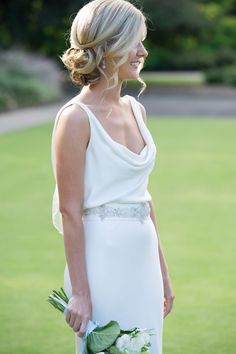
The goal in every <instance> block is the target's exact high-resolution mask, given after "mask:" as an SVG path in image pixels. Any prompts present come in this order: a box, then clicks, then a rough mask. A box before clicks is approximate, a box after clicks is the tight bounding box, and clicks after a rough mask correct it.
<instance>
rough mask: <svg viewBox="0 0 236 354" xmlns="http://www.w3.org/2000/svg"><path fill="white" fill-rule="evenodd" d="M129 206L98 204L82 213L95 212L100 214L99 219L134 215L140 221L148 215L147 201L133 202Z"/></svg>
mask: <svg viewBox="0 0 236 354" xmlns="http://www.w3.org/2000/svg"><path fill="white" fill-rule="evenodd" d="M135 204H136V205H135V206H134V205H129V206H126V205H125V206H122V207H119V206H118V207H117V206H112V205H108V204H103V205H99V206H97V207H94V208H87V209H84V215H88V214H95V215H98V216H100V218H101V220H103V219H104V218H106V217H113V216H115V217H116V216H117V217H134V218H135V217H136V218H138V219H139V221H140V222H141V223H143V222H144V220H145V219H146V218H147V217H148V216H149V214H150V206H149V203H148V202H141V203H135Z"/></svg>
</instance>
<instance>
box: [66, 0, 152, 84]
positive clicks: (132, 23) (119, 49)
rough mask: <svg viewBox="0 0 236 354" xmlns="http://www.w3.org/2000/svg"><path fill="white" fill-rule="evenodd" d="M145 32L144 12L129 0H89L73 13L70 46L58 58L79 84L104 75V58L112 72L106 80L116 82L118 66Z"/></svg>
mask: <svg viewBox="0 0 236 354" xmlns="http://www.w3.org/2000/svg"><path fill="white" fill-rule="evenodd" d="M146 33H147V29H146V18H145V16H144V15H143V13H142V12H141V11H140V10H139V9H137V8H136V7H135V6H134V5H132V4H131V3H130V2H129V1H125V0H93V1H91V2H89V3H88V4H86V5H85V6H83V7H82V8H81V9H80V10H79V12H78V13H77V15H76V16H75V18H74V20H73V22H72V26H71V30H70V48H69V49H67V50H66V51H65V52H64V53H63V55H62V56H61V57H60V58H61V60H62V62H63V63H64V65H65V66H66V68H67V69H68V70H69V71H70V77H71V80H72V82H73V83H74V84H75V85H79V86H86V85H89V84H93V83H95V82H97V81H98V80H99V79H100V77H101V75H104V76H105V77H106V75H105V73H104V71H103V62H104V59H105V61H106V62H107V61H109V63H110V64H111V65H112V67H113V68H114V72H115V74H114V75H113V76H112V77H111V78H109V80H108V81H109V83H110V81H113V84H114V86H116V85H117V83H118V75H117V70H118V68H119V67H120V66H121V65H122V64H123V63H125V62H126V61H127V59H128V54H129V52H130V51H131V50H132V49H133V47H134V46H135V45H136V44H137V42H139V41H140V40H142V39H144V38H145V37H146ZM114 59H116V60H114ZM106 78H107V77H106ZM107 79H108V78H107ZM140 81H141V82H142V83H143V81H142V80H141V79H140Z"/></svg>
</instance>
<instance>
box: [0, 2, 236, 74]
mask: <svg viewBox="0 0 236 354" xmlns="http://www.w3.org/2000/svg"><path fill="white" fill-rule="evenodd" d="M131 1H134V2H135V3H136V4H137V5H138V7H140V6H141V7H142V8H143V10H144V12H145V13H146V15H147V17H148V19H149V20H148V38H147V40H146V42H145V44H146V46H147V49H148V50H149V53H150V55H149V56H148V60H147V66H146V67H147V68H148V69H201V68H206V67H211V66H213V65H215V64H216V63H221V64H220V65H223V64H224V63H227V64H232V63H233V62H234V61H235V56H236V54H235V51H236V43H235V36H236V0H174V1H173V0H131ZM87 2H88V1H86V0H61V1H60V2H58V1H55V0H48V1H46V0H31V1H30V0H18V1H13V0H8V1H3V0H2V1H1V7H0V31H1V38H0V47H1V48H2V49H4V48H11V47H12V46H14V47H17V46H19V47H21V48H22V47H23V48H25V49H27V50H29V51H36V52H39V53H42V54H46V55H49V56H52V57H54V58H57V60H58V62H60V59H59V55H61V54H62V52H63V50H65V49H66V48H67V47H68V44H69V43H68V39H69V30H70V26H71V22H72V20H73V18H74V16H75V15H76V13H77V11H78V10H79V9H80V8H81V7H82V6H83V5H84V4H85V3H87Z"/></svg>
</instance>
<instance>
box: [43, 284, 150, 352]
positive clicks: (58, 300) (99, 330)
mask: <svg viewBox="0 0 236 354" xmlns="http://www.w3.org/2000/svg"><path fill="white" fill-rule="evenodd" d="M48 301H49V303H50V304H51V305H53V306H54V307H55V308H56V309H57V310H59V311H61V312H62V313H64V315H66V311H67V307H68V302H69V299H68V297H67V295H66V293H65V291H64V289H63V288H61V289H60V291H56V290H53V293H52V294H51V295H49V297H48ZM151 331H152V329H149V330H147V329H146V328H138V327H135V328H132V329H130V330H122V329H121V328H120V326H119V323H118V322H117V321H110V322H108V323H107V324H106V325H105V326H100V325H99V322H97V321H89V322H88V324H87V328H86V332H85V333H84V335H83V337H82V341H83V344H82V352H81V354H149V347H150V346H151V344H150V335H155V334H154V333H151Z"/></svg>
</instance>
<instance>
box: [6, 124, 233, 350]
mask: <svg viewBox="0 0 236 354" xmlns="http://www.w3.org/2000/svg"><path fill="white" fill-rule="evenodd" d="M148 125H149V128H150V130H151V132H152V134H153V138H154V140H155V143H156V145H157V161H156V165H155V169H154V170H153V172H152V174H151V176H150V179H149V181H150V182H149V191H150V192H151V194H152V196H153V200H154V203H155V209H156V214H157V220H158V227H159V232H160V237H161V242H162V246H163V249H164V253H165V257H166V259H167V262H168V267H169V272H170V275H171V279H172V283H173V287H174V291H175V296H176V299H175V304H174V308H173V311H172V313H171V314H170V315H169V316H167V317H166V319H165V321H164V351H163V352H164V353H165V354H226V353H227V354H234V352H235V345H236V339H235V332H236V324H235V317H236V306H235V305H236V300H235V292H236V283H235V277H234V274H233V273H234V270H235V267H236V260H235V234H236V232H235V231H236V218H235V210H236V183H235V175H236V163H235V162H236V161H235V159H236V158H235V156H236V154H235V150H236V142H235V131H236V120H230V119H222V120H219V119H218V120H214V119H202V120H200V119H199V120H198V119H189V120H187V119H176V118H175V119H171V118H169V119H167V118H163V119H157V120H154V119H149V121H148ZM51 129H52V125H51V123H50V124H46V125H43V126H40V127H36V128H30V129H27V130H25V131H21V132H16V133H12V134H6V135H4V136H1V138H0V150H1V164H0V172H1V184H0V195H1V204H0V215H1V224H0V225H1V230H0V231H1V233H0V234H1V248H0V259H1V275H0V280H1V292H0V303H1V325H0V326H1V327H0V343H1V344H0V345H1V350H0V352H1V354H10V353H18V354H65V353H66V354H70V353H71V354H72V353H74V352H75V350H74V332H73V331H72V330H71V329H70V328H69V326H68V325H67V324H66V322H65V321H64V318H63V316H62V315H61V314H60V313H59V312H57V311H56V310H54V309H53V308H51V306H50V305H49V303H47V301H46V299H47V297H48V294H49V293H50V292H51V290H52V289H53V288H54V289H59V287H60V286H62V285H63V271H64V265H65V256H64V250H63V240H62V237H61V235H59V234H58V233H57V231H56V230H55V229H54V228H53V226H52V223H51V200H52V193H53V188H54V181H53V176H52V170H51V161H50V139H51Z"/></svg>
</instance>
